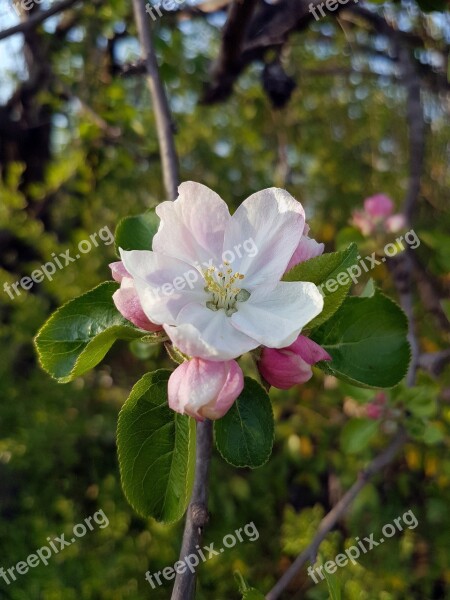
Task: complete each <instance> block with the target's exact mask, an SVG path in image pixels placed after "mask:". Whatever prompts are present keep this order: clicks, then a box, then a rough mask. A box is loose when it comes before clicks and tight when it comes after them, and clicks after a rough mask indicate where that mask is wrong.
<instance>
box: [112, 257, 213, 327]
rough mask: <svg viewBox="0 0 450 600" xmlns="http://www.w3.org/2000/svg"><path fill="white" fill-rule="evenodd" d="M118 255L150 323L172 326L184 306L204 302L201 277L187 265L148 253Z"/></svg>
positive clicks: (204, 295)
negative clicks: (130, 277)
mask: <svg viewBox="0 0 450 600" xmlns="http://www.w3.org/2000/svg"><path fill="white" fill-rule="evenodd" d="M120 255H121V258H122V261H123V263H124V266H125V268H126V269H127V271H128V272H129V273H130V275H131V276H132V277H133V281H134V284H135V287H136V291H137V293H138V296H139V299H140V301H141V305H142V309H143V311H144V313H145V314H146V315H147V317H148V318H149V319H150V321H152V322H153V323H159V324H161V325H162V324H172V325H175V323H176V320H177V316H178V313H179V312H180V310H181V309H182V308H183V307H184V306H185V305H186V304H189V303H190V302H203V303H205V302H206V300H207V297H206V293H205V291H204V289H203V287H204V280H203V277H202V275H201V274H200V273H199V271H198V270H197V269H194V268H193V267H192V266H191V265H189V264H187V263H185V262H183V261H181V260H178V259H176V258H172V257H170V256H165V255H164V254H158V253H157V252H151V251H150V250H131V251H129V252H126V251H123V250H120Z"/></svg>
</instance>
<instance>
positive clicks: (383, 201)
mask: <svg viewBox="0 0 450 600" xmlns="http://www.w3.org/2000/svg"><path fill="white" fill-rule="evenodd" d="M364 210H365V211H366V213H368V214H369V215H370V216H371V217H389V215H391V214H392V211H393V210H394V203H393V202H392V200H391V199H390V198H389V197H388V196H386V195H385V194H376V195H375V196H371V197H370V198H366V199H365V200H364Z"/></svg>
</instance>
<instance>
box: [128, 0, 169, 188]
mask: <svg viewBox="0 0 450 600" xmlns="http://www.w3.org/2000/svg"><path fill="white" fill-rule="evenodd" d="M133 8H134V15H135V19H136V25H137V29H138V34H139V41H140V44H141V55H142V59H143V60H144V62H145V66H146V69H147V83H148V87H149V90H150V94H151V97H152V101H153V109H154V113H155V120H156V130H157V134H158V141H159V147H160V152H161V162H162V170H163V178H164V186H165V188H166V192H167V196H168V199H170V200H175V198H176V197H177V189H178V159H177V153H176V149H175V141H174V127H173V123H172V119H171V116H170V108H169V102H168V100H167V97H166V93H165V91H164V86H163V84H162V81H161V78H160V76H159V67H158V61H157V59H156V52H155V47H154V44H153V38H152V33H151V29H150V21H149V19H148V15H147V13H146V12H145V3H144V1H143V0H133Z"/></svg>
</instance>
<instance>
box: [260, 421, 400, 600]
mask: <svg viewBox="0 0 450 600" xmlns="http://www.w3.org/2000/svg"><path fill="white" fill-rule="evenodd" d="M406 440H407V435H406V433H405V432H404V431H403V430H400V431H399V433H398V434H397V435H396V436H395V438H394V439H393V440H392V442H391V443H390V444H389V446H388V447H387V448H386V449H385V450H384V451H383V452H382V453H381V454H380V455H379V456H377V457H376V458H375V459H374V460H373V461H372V462H371V463H370V464H369V466H368V467H367V468H366V469H365V470H364V471H362V473H360V475H359V477H358V479H357V481H355V483H354V484H353V485H352V487H351V488H350V489H349V490H348V491H347V492H346V493H345V494H344V496H343V497H342V498H341V499H340V500H339V502H338V503H337V504H336V505H335V506H334V507H333V508H332V510H330V512H329V513H328V514H327V515H326V516H325V517H324V518H323V519H322V521H321V522H320V525H319V528H318V530H317V533H316V535H315V536H314V539H313V541H312V542H311V543H310V544H309V546H308V547H307V548H306V549H305V550H304V551H303V552H302V553H301V554H300V555H299V556H298V557H297V558H296V559H295V561H294V562H293V563H292V565H291V566H290V567H289V569H288V570H287V571H286V572H285V573H284V575H283V576H282V577H281V579H280V580H279V581H278V582H277V583H276V584H275V585H274V587H273V588H272V589H271V590H270V592H269V593H268V594H267V596H266V600H276V599H277V598H279V597H280V595H281V594H282V593H283V592H284V590H285V589H286V588H287V586H288V585H289V583H290V582H291V581H292V579H294V577H295V576H296V575H297V573H298V571H299V570H300V569H301V568H302V567H303V565H304V564H305V563H306V562H307V561H309V560H310V561H311V562H315V559H316V555H317V551H318V549H319V546H320V544H321V543H322V541H323V540H324V539H325V537H326V535H327V534H328V533H329V532H330V531H331V530H332V529H333V527H334V526H335V525H336V523H337V522H338V521H339V519H340V518H341V517H342V516H343V515H344V514H345V512H346V511H347V508H348V507H349V506H350V504H351V503H352V502H353V500H354V499H355V498H356V496H357V495H358V494H359V492H360V491H361V490H362V489H363V487H364V486H365V485H366V484H367V483H368V482H369V480H370V479H371V478H372V477H373V476H374V475H375V474H376V473H378V472H379V471H381V469H383V468H384V467H385V466H386V465H388V464H389V463H390V462H391V461H392V460H393V459H394V458H395V456H396V455H397V452H398V451H399V450H400V448H401V447H402V446H403V444H404V443H405V442H406Z"/></svg>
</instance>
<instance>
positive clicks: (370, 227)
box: [352, 194, 406, 236]
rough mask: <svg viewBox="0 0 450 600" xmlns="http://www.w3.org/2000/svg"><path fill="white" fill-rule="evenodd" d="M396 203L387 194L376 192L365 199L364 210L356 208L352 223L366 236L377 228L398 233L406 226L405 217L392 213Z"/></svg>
mask: <svg viewBox="0 0 450 600" xmlns="http://www.w3.org/2000/svg"><path fill="white" fill-rule="evenodd" d="M393 211H394V203H393V202H392V200H391V199H390V198H389V197H388V196H386V195H385V194H376V195H375V196H370V198H366V199H365V200H364V210H356V211H354V213H353V215H352V224H353V225H354V226H355V227H356V228H357V229H359V230H360V231H361V233H362V234H363V235H365V236H368V235H371V234H373V233H375V232H376V231H377V230H381V231H388V232H389V233H397V232H398V231H401V230H402V229H403V228H404V227H405V226H406V220H405V217H404V216H403V215H402V214H400V213H396V214H392V213H393Z"/></svg>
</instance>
